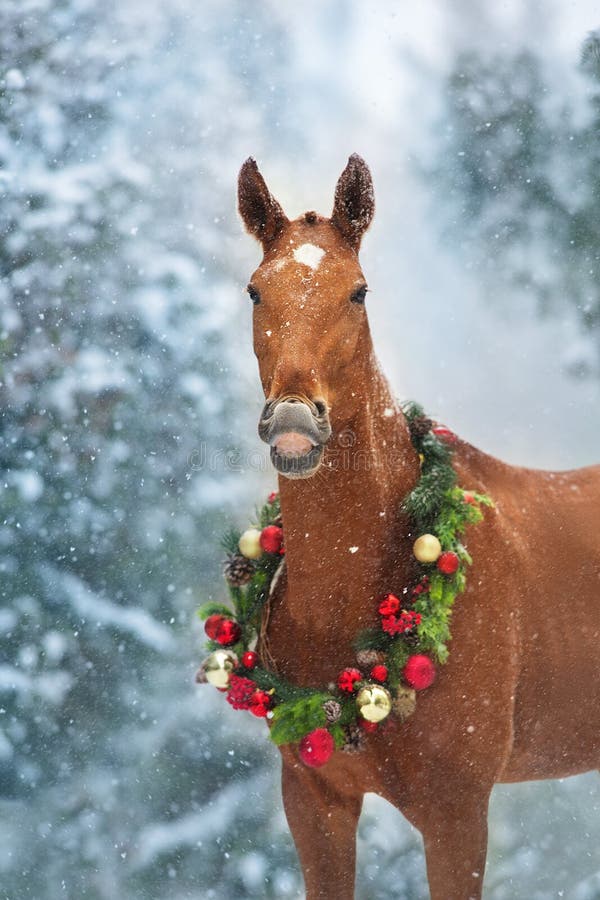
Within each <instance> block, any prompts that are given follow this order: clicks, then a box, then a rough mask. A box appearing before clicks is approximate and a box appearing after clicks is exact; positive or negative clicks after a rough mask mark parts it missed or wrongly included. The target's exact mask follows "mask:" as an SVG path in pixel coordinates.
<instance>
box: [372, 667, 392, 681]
mask: <svg viewBox="0 0 600 900" xmlns="http://www.w3.org/2000/svg"><path fill="white" fill-rule="evenodd" d="M387 677H388V670H387V666H383V665H379V666H373V668H372V669H371V678H373V679H374V680H375V681H385V680H386V678H387Z"/></svg>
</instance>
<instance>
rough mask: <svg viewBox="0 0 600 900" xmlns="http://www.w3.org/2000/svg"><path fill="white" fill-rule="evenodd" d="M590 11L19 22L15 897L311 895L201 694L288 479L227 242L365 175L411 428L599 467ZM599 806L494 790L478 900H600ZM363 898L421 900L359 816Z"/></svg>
mask: <svg viewBox="0 0 600 900" xmlns="http://www.w3.org/2000/svg"><path fill="white" fill-rule="evenodd" d="M598 26H600V13H598V10H597V5H596V4H594V3H592V2H578V0H575V2H571V3H568V4H566V3H559V2H558V0H544V2H539V3H538V2H530V3H527V4H522V3H517V2H516V0H510V2H507V3H503V4H491V3H487V4H484V3H482V2H476V0H456V2H454V3H452V4H437V3H434V2H433V0H423V2H421V3H420V4H418V5H415V4H413V5H412V6H411V7H410V10H409V11H407V10H405V9H404V8H403V5H401V4H398V3H396V2H393V0H379V2H374V0H370V2H369V0H362V2H358V0H357V2H344V0H331V2H328V3H322V2H319V0H304V2H303V3H302V4H287V3H285V4H284V3H281V2H276V0H260V2H255V3H253V4H249V3H247V2H245V0H230V2H228V3H223V2H222V0H203V2H201V3H198V2H194V0H169V3H163V2H160V0H146V2H144V3H139V2H137V0H119V2H116V0H105V2H102V3H100V2H97V0H96V2H93V0H3V2H2V4H1V5H0V353H1V357H0V414H1V416H2V429H1V433H0V469H1V471H0V491H1V493H0V498H1V499H0V502H1V505H2V517H1V520H0V521H1V522H2V526H1V529H0V591H1V597H2V602H1V606H0V888H1V890H0V893H1V895H2V897H3V898H5V897H6V898H9V900H20V898H32V900H54V898H73V900H80V898H83V897H86V898H94V900H96V898H98V900H115V898H119V900H134V898H135V900H137V898H139V900H151V898H155V900H165V898H169V900H183V898H193V900H200V898H214V900H235V898H246V897H248V898H252V897H257V898H259V897H273V898H297V897H300V896H301V879H300V875H299V869H298V864H297V860H296V856H295V852H294V849H293V846H292V843H291V840H290V837H289V834H288V832H287V829H286V826H285V820H284V817H283V812H282V808H281V803H280V799H279V788H278V784H277V778H276V777H274V772H275V770H276V769H277V767H278V759H277V754H276V752H275V751H274V750H273V749H272V748H271V747H270V746H269V745H268V743H267V741H266V738H265V735H264V731H263V728H262V726H261V724H260V723H257V722H256V723H254V722H252V721H249V719H250V717H248V716H241V715H240V714H236V713H234V712H233V711H232V710H230V709H229V708H228V707H227V706H226V704H223V703H222V698H220V697H219V696H218V695H217V694H216V692H211V691H209V690H206V689H204V690H199V689H196V688H195V687H194V685H193V673H194V671H195V668H196V665H197V663H198V661H199V659H200V658H201V655H202V650H201V645H202V639H201V635H200V628H199V626H198V624H197V623H196V622H195V620H194V610H195V608H196V607H197V606H198V605H199V603H200V602H201V601H202V600H204V599H207V598H208V597H209V596H211V595H213V596H214V595H216V594H218V592H219V590H220V583H219V568H220V554H219V551H218V537H219V535H220V534H221V532H222V531H223V529H224V527H225V525H226V522H227V520H228V519H230V518H232V517H233V518H237V519H238V521H239V522H240V523H243V522H244V521H245V519H246V514H247V511H250V510H252V508H253V506H254V503H255V502H256V501H257V500H258V499H260V498H261V497H262V496H263V495H264V492H265V491H266V490H268V489H271V488H272V487H273V486H274V477H273V474H272V473H271V472H270V471H269V469H268V466H267V464H266V461H265V456H264V453H263V449H262V448H261V446H260V445H259V442H258V439H257V438H255V428H256V420H257V417H258V412H259V409H260V406H261V403H260V391H259V383H258V377H257V372H256V366H255V361H254V358H253V356H252V352H251V348H250V334H249V325H250V309H249V301H248V298H247V296H246V295H245V292H244V288H245V284H246V282H247V280H248V276H249V274H250V272H251V271H252V268H253V267H254V265H255V264H256V262H257V260H258V258H259V252H258V248H257V246H256V245H254V243H253V242H252V241H251V240H250V238H248V237H246V236H244V235H243V234H242V231H241V226H240V223H239V221H238V218H237V216H236V210H235V205H236V198H235V180H236V176H237V171H238V169H239V166H240V164H241V162H242V161H243V160H244V159H245V158H246V157H247V156H248V155H253V156H255V157H256V158H257V159H258V161H259V163H260V166H261V169H262V171H263V173H264V174H265V177H266V179H267V181H268V183H269V185H270V187H271V189H272V190H273V192H274V193H275V195H276V196H277V197H278V199H279V200H280V201H281V202H282V204H283V206H284V208H285V209H286V211H287V212H288V214H289V215H297V214H299V213H300V212H302V211H304V210H305V209H312V208H315V209H318V210H319V211H321V212H323V213H327V212H329V211H330V209H331V205H332V198H333V188H334V185H335V181H336V179H337V177H338V175H339V173H340V172H341V170H342V168H343V167H344V165H345V162H346V159H347V157H348V155H349V154H350V153H351V152H353V151H357V152H359V153H361V154H362V155H363V156H364V157H365V158H366V160H367V161H368V163H369V165H370V166H371V168H372V172H373V177H374V181H375V188H376V196H377V202H378V208H377V215H376V219H375V223H374V225H373V227H372V230H371V233H370V234H369V235H368V236H367V238H366V239H365V243H364V250H363V254H362V260H363V268H364V270H365V273H366V275H367V278H368V280H369V285H370V287H371V289H372V293H371V294H370V295H369V306H370V316H371V321H372V325H373V330H374V333H375V339H376V343H377V346H378V348H379V351H380V355H381V358H382V361H383V363H384V366H385V368H386V371H387V372H388V374H389V376H390V378H391V380H392V383H393V385H394V387H395V389H396V390H397V392H398V394H399V395H400V396H401V397H403V398H408V397H414V398H415V399H418V400H419V401H420V402H422V403H423V404H424V405H425V406H426V407H427V409H428V410H430V411H431V412H432V413H433V414H435V415H437V416H438V417H439V418H440V419H443V420H444V421H446V422H447V423H448V424H449V425H451V426H452V427H454V428H455V429H456V430H457V431H459V432H460V433H461V434H462V435H463V436H465V437H466V438H468V439H469V440H471V441H472V442H474V443H476V444H478V445H480V446H481V447H482V448H483V449H485V450H487V451H489V452H492V453H495V454H497V455H499V456H501V457H503V458H505V459H507V460H509V461H511V462H519V463H523V464H527V465H532V466H539V467H556V468H561V467H562V468H567V467H571V466H578V465H584V464H587V463H591V462H596V461H598V459H599V458H600V452H599V440H598V438H599V436H600V417H599V415H598V410H599V401H600V278H599V277H598V268H599V258H600V141H599V137H600V42H599V41H597V40H596V39H595V37H594V36H593V35H592V37H589V34H590V32H592V31H593V30H594V29H595V28H597V27H598ZM599 808H600V778H598V776H597V775H596V774H590V775H586V776H581V777H579V778H575V779H569V780H566V781H564V782H549V783H543V784H528V785H520V786H513V787H499V788H497V789H496V790H495V792H494V794H493V798H492V806H491V837H490V855H489V861H488V870H487V875H486V889H487V893H486V896H487V897H490V898H494V900H523V898H528V900H535V898H551V897H566V898H570V900H597V898H600V857H599V851H598V848H599V847H600V815H599ZM359 869H360V874H359V887H358V897H360V898H361V900H367V898H368V900H376V898H384V897H385V898H391V897H393V898H410V900H413V898H414V900H420V898H425V897H427V889H426V883H425V873H424V863H423V857H422V845H421V839H420V837H419V835H418V834H417V833H416V832H414V831H413V830H412V829H411V828H410V827H409V826H408V825H407V824H406V823H405V822H404V820H403V819H402V817H401V816H400V814H399V813H397V812H396V811H394V810H393V809H392V808H391V807H389V806H388V805H386V804H385V803H384V802H383V801H380V800H377V799H376V798H369V800H368V802H367V804H366V808H365V812H364V815H363V818H362V820H361V826H360V836H359Z"/></svg>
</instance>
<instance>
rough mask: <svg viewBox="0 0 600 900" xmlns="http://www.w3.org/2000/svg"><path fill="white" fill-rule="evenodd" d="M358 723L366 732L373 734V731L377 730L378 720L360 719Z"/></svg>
mask: <svg viewBox="0 0 600 900" xmlns="http://www.w3.org/2000/svg"><path fill="white" fill-rule="evenodd" d="M359 724H360V727H361V728H362V730H363V731H366V732H367V734H373V732H374V731H377V729H378V728H379V722H368V721H367V720H366V719H361V720H360V723H359Z"/></svg>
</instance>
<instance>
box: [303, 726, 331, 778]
mask: <svg viewBox="0 0 600 900" xmlns="http://www.w3.org/2000/svg"><path fill="white" fill-rule="evenodd" d="M334 749H335V743H334V740H333V737H332V736H331V734H330V733H329V732H328V731H327V729H326V728H315V730H314V731H311V732H310V734H307V735H305V737H303V738H302V740H301V741H300V745H299V747H298V751H299V753H300V759H301V760H302V762H303V763H304V765H306V766H311V767H312V768H313V769H317V768H318V767H319V766H324V765H325V763H326V762H327V761H328V760H329V759H330V758H331V755H332V753H333V751H334Z"/></svg>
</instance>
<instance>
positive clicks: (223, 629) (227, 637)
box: [215, 619, 242, 647]
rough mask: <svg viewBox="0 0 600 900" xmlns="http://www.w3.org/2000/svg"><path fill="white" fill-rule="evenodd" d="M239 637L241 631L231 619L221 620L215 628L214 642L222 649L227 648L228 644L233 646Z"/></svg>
mask: <svg viewBox="0 0 600 900" xmlns="http://www.w3.org/2000/svg"><path fill="white" fill-rule="evenodd" d="M241 636H242V629H241V628H240V626H239V625H238V623H237V622H234V621H233V619H223V621H222V622H220V624H219V627H218V628H217V633H216V636H215V640H216V641H217V643H218V644H221V646H222V647H228V646H229V645H230V644H235V642H236V641H239V639H240V637H241Z"/></svg>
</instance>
